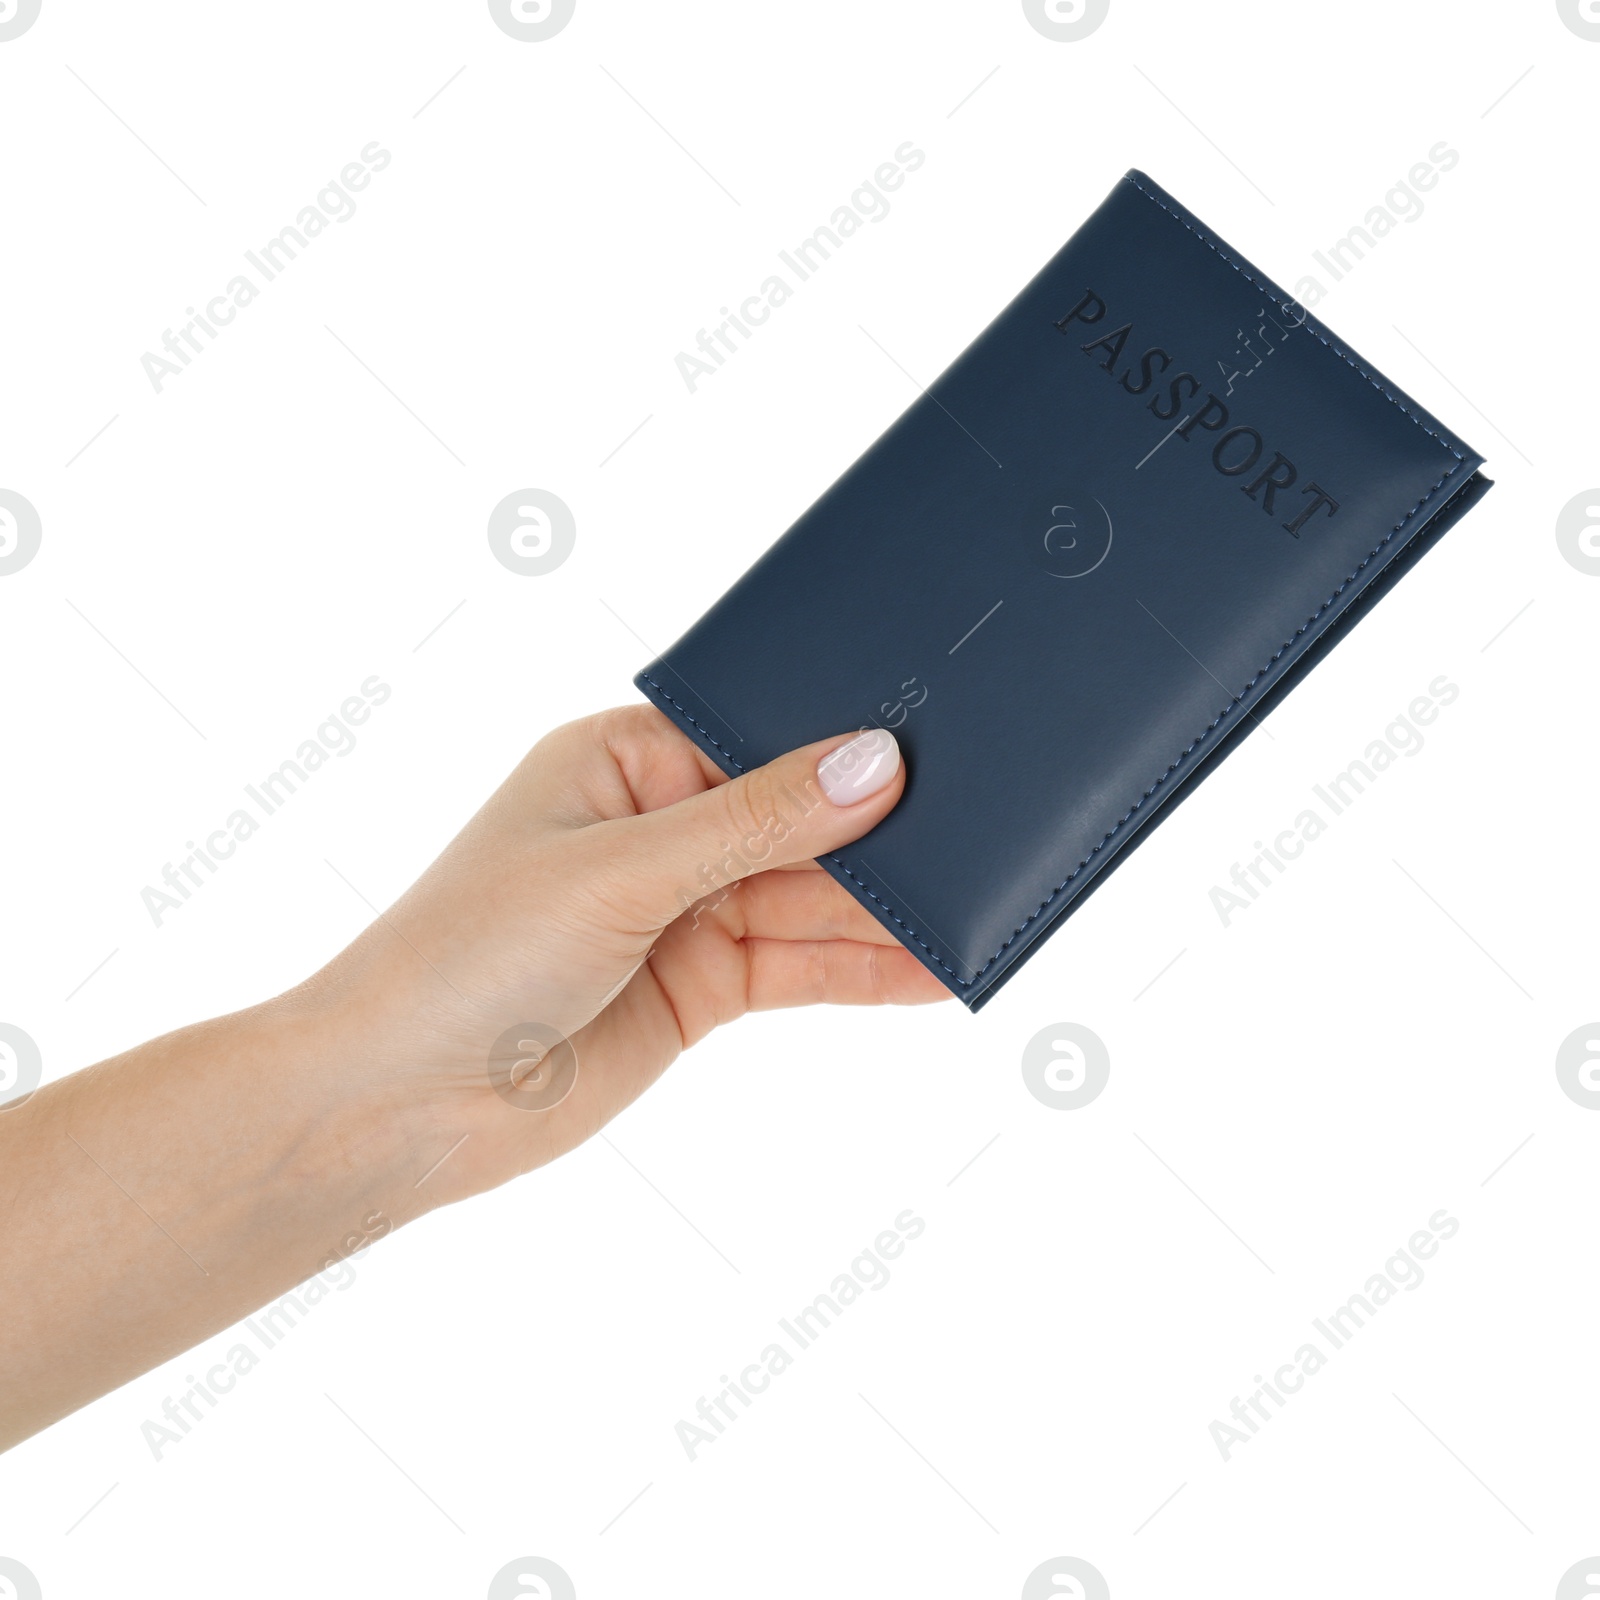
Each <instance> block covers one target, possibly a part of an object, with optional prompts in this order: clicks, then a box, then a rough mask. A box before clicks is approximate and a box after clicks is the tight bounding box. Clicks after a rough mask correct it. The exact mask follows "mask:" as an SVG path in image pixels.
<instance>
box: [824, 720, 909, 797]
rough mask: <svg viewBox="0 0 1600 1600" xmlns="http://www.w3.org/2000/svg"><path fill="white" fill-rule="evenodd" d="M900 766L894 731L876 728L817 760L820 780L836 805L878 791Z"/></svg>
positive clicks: (825, 791)
mask: <svg viewBox="0 0 1600 1600" xmlns="http://www.w3.org/2000/svg"><path fill="white" fill-rule="evenodd" d="M899 770H900V746H899V745H898V744H897V743H896V742H895V737H894V735H893V734H892V733H890V732H888V731H887V730H886V729H884V728H873V729H872V730H871V731H870V732H868V733H863V734H859V735H857V737H855V738H854V739H852V740H851V741H850V742H849V744H842V745H840V746H839V748H838V749H837V750H835V751H833V752H832V754H830V755H825V756H824V757H823V758H822V760H821V761H819V762H818V763H817V782H818V783H819V784H821V785H822V792H823V793H824V794H825V795H826V796H827V797H828V798H829V799H830V800H831V801H832V802H833V803H834V804H835V805H836V806H853V805H855V804H856V803H857V802H858V801H861V800H865V799H867V798H868V797H869V796H871V795H875V794H876V793H877V792H878V791H879V790H880V789H882V788H883V787H884V785H885V784H887V783H890V782H891V781H892V780H893V778H894V775H895V773H897V772H898V771H899Z"/></svg>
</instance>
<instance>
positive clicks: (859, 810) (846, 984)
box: [308, 706, 949, 1202]
mask: <svg viewBox="0 0 1600 1600" xmlns="http://www.w3.org/2000/svg"><path fill="white" fill-rule="evenodd" d="M904 784H905V773H904V771H903V768H902V765H901V762H900V755H899V750H898V747H897V746H896V744H895V742H894V738H893V736H892V735H891V734H889V733H887V732H883V731H879V730H875V731H873V732H870V733H866V734H863V735H860V736H859V737H857V738H855V739H853V740H851V739H848V738H843V737H841V738H834V739H829V740H823V741H821V742H819V743H817V744H814V745H809V746H807V747H806V748H804V749H801V750H796V751H794V752H792V753H791V754H789V755H786V756H783V757H781V758H780V759H779V760H777V761H775V762H773V763H772V764H771V765H770V766H767V767H762V768H758V769H756V770H755V771H752V772H749V773H746V774H745V775H744V776H742V777H739V778H735V779H733V780H731V781H730V780H727V779H725V778H724V776H723V774H722V773H721V772H720V771H719V770H718V769H717V768H716V767H715V766H714V765H713V764H712V763H711V762H710V761H709V760H708V759H707V758H706V757H705V756H704V755H702V754H701V753H700V752H699V750H698V749H697V748H696V747H695V746H694V745H693V744H692V743H690V741H689V740H688V739H686V738H685V737H684V736H683V735H682V734H681V733H679V732H678V731H677V729H676V728H674V727H673V726H672V724H671V723H670V722H668V721H667V719H666V718H665V717H664V716H662V715H661V713H659V712H658V711H656V710H654V709H653V708H651V707H648V706H638V707H630V708H626V709H621V710H616V711H608V712H604V713H602V714H601V715H599V716H595V717H591V718H588V719H586V720H585V721H582V722H575V723H571V724H569V725H568V726H566V727H564V728H560V729H558V730H556V732H554V733H552V734H550V735H549V736H548V737H547V738H545V739H543V740H541V741H540V743H539V744H538V745H536V746H535V747H534V749H533V750H532V751H531V752H530V753H529V755H528V756H527V758H526V759H525V760H524V761H523V762H522V764H521V765H520V766H519V767H518V768H517V770H516V771H515V772H514V773H512V775H511V776H510V778H508V779H507V780H506V782H505V784H504V785H502V787H501V788H500V790H499V791H498V793H496V794H495V795H494V796H493V797H492V798H491V799H490V801H489V802H488V804H487V805H485V806H484V808H483V809H482V810H481V811H480V812H479V813H478V814H477V816H475V817H474V818H473V819H472V821H471V822H470V823H468V825H467V826H466V828H465V829H464V830H463V831H462V833H461V834H460V835H459V836H458V837H457V838H456V840H455V841H454V842H453V843H452V844H451V845H450V846H449V848H448V849H447V850H446V851H445V852H444V854H443V855H441V856H440V857H439V859H438V860H437V861H436V862H435V863H434V864H433V866H432V867H430V868H429V869H428V871H427V872H426V873H424V875H423V876H422V878H421V879H420V880H419V881H418V883H417V884H416V885H415V886H414V887H413V888H412V889H411V890H410V892H409V893H407V894H406V895H405V896H404V898H403V899H401V900H400V902H399V903H398V904H397V905H396V906H394V907H393V908H392V910H390V911H389V912H388V913H387V914H386V915H384V916H381V917H380V918H379V919H378V920H377V921H376V922H374V923H373V925H372V926H371V927H370V928H369V929H368V930H367V931H366V933H364V934H363V935H362V936H361V937H360V938H359V939H358V940H357V941H356V942H355V943H354V944H353V945H352V946H351V947H350V948H349V949H348V950H346V951H345V952H344V953H343V954H342V955H341V956H339V957H338V958H337V959H336V960H335V961H334V962H332V963H331V965H330V966H329V967H328V968H327V969H326V970H325V971H324V972H322V973H321V974H319V975H318V976H317V977H316V978H315V979H313V980H312V983H311V984H310V985H309V986H308V989H309V992H310V993H312V994H314V995H317V996H319V997H321V998H322V1000H323V1001H324V1002H325V1003H326V1004H328V1005H330V1006H331V1007H332V1009H333V1010H335V1011H338V1012H342V1013H344V1014H345V1015H346V1016H347V1017H349V1018H351V1019H353V1020H356V1021H357V1022H358V1024H359V1027H358V1029H357V1031H356V1034H355V1035H354V1036H355V1037H359V1038H360V1039H361V1040H362V1041H363V1044H362V1050H363V1055H364V1056H365V1058H366V1059H365V1070H366V1071H367V1072H368V1073H370V1074H371V1075H372V1087H373V1089H374V1090H376V1091H378V1093H379V1094H380V1096H381V1097H383V1098H387V1099H388V1101H389V1102H390V1104H391V1106H392V1108H393V1114H394V1115H395V1116H396V1117H398V1118H400V1119H402V1120H403V1121H406V1122H408V1123H409V1124H410V1125H411V1126H412V1127H413V1128H414V1129H415V1130H416V1131H415V1133H414V1135H413V1137H414V1139H415V1140H417V1141H418V1142H419V1144H420V1145H422V1146H426V1145H427V1144H428V1143H429V1141H430V1140H431V1142H432V1144H434V1145H436V1146H437V1147H438V1148H439V1149H440V1150H441V1151H443V1150H445V1149H447V1148H449V1147H450V1146H451V1145H452V1144H453V1143H455V1142H456V1141H457V1140H459V1139H460V1138H461V1136H462V1135H463V1134H465V1135H468V1139H467V1142H466V1143H465V1144H463V1145H461V1147H460V1149H459V1151H458V1153H457V1154H455V1155H453V1156H452V1157H451V1159H450V1161H449V1162H448V1163H447V1165H446V1166H445V1167H444V1168H442V1169H441V1171H440V1173H439V1176H438V1179H437V1180H436V1182H437V1188H436V1191H435V1200H436V1202H437V1201H438V1200H441V1199H444V1198H452V1199H454V1198H460V1197H461V1196H462V1195H464V1194H468V1193H472V1192H475V1191H477V1190H480V1189H484V1188H488V1187H490V1186H492V1185H494V1184H497V1183H501V1182H504V1181H505V1180H506V1179H507V1178H510V1177H512V1176H514V1175H515V1174H516V1173H518V1172H523V1171H526V1170H527V1169H528V1168H530V1167H533V1166H537V1165H540V1164H541V1163H543V1162H545V1161H549V1160H552V1159H553V1158H554V1157H556V1156H558V1155H561V1154H562V1153H564V1152H565V1151H567V1150H570V1149H571V1148H572V1147H573V1146H574V1145H577V1144H579V1143H581V1142H582V1141H583V1140H584V1139H586V1138H588V1137H589V1136H590V1135H591V1134H593V1133H595V1132H596V1131H597V1130H598V1129H599V1128H600V1127H602V1126H603V1125H604V1124H605V1123H606V1122H608V1121H609V1120H610V1119H611V1118H612V1117H614V1116H615V1115H616V1114H617V1113H618V1112H619V1111H620V1110H621V1109H622V1108H623V1107H624V1106H626V1105H627V1104H628V1103H629V1102H630V1101H632V1100H633V1099H634V1098H635V1097H636V1096H637V1095H639V1094H640V1093H641V1092H643V1090H644V1089H646V1088H647V1087H648V1086H649V1085H650V1084H651V1083H653V1082H654V1081H655V1080H656V1078H658V1077H659V1076H660V1075H661V1073H662V1072H663V1071H664V1070H665V1069H666V1068H667V1066H668V1065H669V1064H670V1063H671V1062H672V1061H673V1060H674V1059H675V1058H676V1056H677V1055H678V1054H679V1052H680V1051H682V1050H684V1049H686V1048H687V1047H688V1046H690V1045H692V1044H694V1043H695V1042H696V1041H697V1040H699V1039H702V1038H704V1037H705V1035H706V1034H708V1033H709V1032H710V1031H711V1030H712V1029H713V1028H715V1027H717V1026H718V1025H719V1024H721V1023H725V1022H732V1021H734V1020H735V1019H736V1018H738V1017H740V1016H743V1015H744V1013H745V1012H747V1011H762V1010H769V1009H772V1008H774V1007H780V1006H798V1005H812V1004H816V1003H818V1002H826V1003H831V1004H836V1005H872V1004H883V1003H890V1004H911V1003H919V1002H926V1001H933V1000H940V999H945V998H947V997H948V994H949V991H948V990H946V989H945V988H944V986H943V985H942V984H940V983H939V982H938V981H937V980H936V979H935V978H934V977H933V976H932V975H931V974H930V973H929V972H928V971H927V970H926V968H924V967H923V966H922V965H921V964H920V963H919V962H917V961H916V960H915V959H914V958H913V957H912V956H911V955H910V954H908V953H907V951H906V950H905V949H904V948H902V947H901V945H900V944H898V943H897V942H896V941H895V940H894V939H893V938H892V937H891V936H890V935H889V934H888V933H886V932H885V931H884V929H883V927H882V926H881V925H880V924H879V923H878V922H877V921H876V920H875V919H874V918H873V917H871V916H870V915H868V913H867V912H866V911H865V910H864V909H863V908H862V907H861V906H860V905H859V904H858V903H857V902H856V901H855V900H854V899H852V898H851V896H849V895H848V894H846V893H845V892H844V890H843V889H842V888H840V886H839V885H838V884H837V883H836V882H834V880H833V879H832V878H830V877H829V876H828V874H827V873H825V872H823V871H822V869H821V868H820V867H818V866H817V864H816V862H815V860H814V859H813V857H816V856H820V855H824V854H827V853H830V852H832V851H835V850H838V849H839V848H841V847H842V846H843V845H846V844H848V843H849V842H850V841H851V840H853V839H856V838H858V837H860V835H862V834H863V833H865V832H866V831H867V830H868V829H869V828H871V827H872V826H873V825H874V824H876V823H877V822H879V821H880V820H881V819H882V818H883V817H884V816H885V815H887V813H888V812H889V811H890V810H891V809H892V808H893V807H894V805H895V803H896V802H897V801H898V800H899V798H900V795H901V791H902V789H903V787H904Z"/></svg>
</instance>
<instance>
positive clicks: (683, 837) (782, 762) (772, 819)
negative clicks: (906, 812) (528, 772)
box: [615, 728, 905, 927]
mask: <svg viewBox="0 0 1600 1600" xmlns="http://www.w3.org/2000/svg"><path fill="white" fill-rule="evenodd" d="M904 789H905V770H904V765H903V763H902V762H901V760H900V746H899V745H898V744H897V743H896V741H895V737H894V735H893V734H892V733H890V732H889V731H888V730H887V729H884V728H873V729H871V730H870V731H868V732H866V733H862V734H859V735H857V736H856V737H854V738H844V737H838V736H836V737H835V738H832V739H821V740H819V741H818V742H817V743H816V744H809V745H805V746H803V747H802V748H800V749H799V750H791V751H790V752H789V754H788V755H784V756H779V757H778V759H777V760H776V761H773V762H769V763H768V764H767V765H766V766H764V767H757V768H755V769H754V770H753V771H750V772H746V773H744V774H743V775H742V776H740V777H737V778H732V779H730V780H729V781H728V782H727V783H721V784H718V785H717V786H716V787H715V788H713V789H708V790H706V791H705V792H704V793H703V794H697V795H693V796H691V797H690V798H689V799H687V800H680V801H679V802H678V803H677V804H676V805H671V806H664V807H663V808H662V809H661V810H659V811H649V812H645V813H644V814H643V815H642V816H638V817H632V818H629V819H628V821H627V822H626V823H625V824H624V825H623V826H624V829H625V833H624V834H623V836H622V838H623V840H625V843H624V844H623V848H622V850H621V851H620V852H619V855H618V857H617V859H616V861H615V867H616V870H617V872H618V875H619V876H620V877H621V878H622V879H623V881H624V883H625V884H626V886H627V888H628V889H629V890H630V891H631V894H632V897H633V899H634V901H635V903H636V904H637V905H638V907H639V910H640V911H641V912H642V913H644V915H645V916H646V917H647V918H648V919H649V920H650V922H651V923H652V925H654V926H660V927H664V926H665V925H666V924H667V923H668V922H671V921H672V920H673V919H674V918H676V917H678V916H681V915H682V914H683V912H684V911H686V910H687V909H688V908H689V907H690V906H691V905H693V904H694V902H695V901H697V900H700V899H703V898H704V897H705V896H706V895H708V894H712V893H714V892H715V891H716V890H718V889H720V888H722V887H723V886H725V885H726V884H729V883H734V882H737V881H738V880H739V879H740V878H747V877H749V876H750V874H751V873H754V872H762V871H764V870H766V869H767V868H769V867H782V866H788V865H790V864H792V863H794V862H798V861H808V860H810V859H811V858H812V857H813V856H820V855H826V854H828V853H829V852H830V851H833V850H837V849H839V848H840V847H841V846H842V845H846V844H849V843H850V841H851V840H853V839H859V838H860V837H861V835H862V834H864V833H866V832H867V831H868V829H870V828H873V827H875V826H876V825H877V824H878V823H879V822H881V821H882V820H883V818H884V817H886V816H887V815H888V814H889V812H890V811H892V810H893V809H894V807H895V804H896V803H897V802H898V801H899V799H900V796H901V794H902V792H903V791H904Z"/></svg>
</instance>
